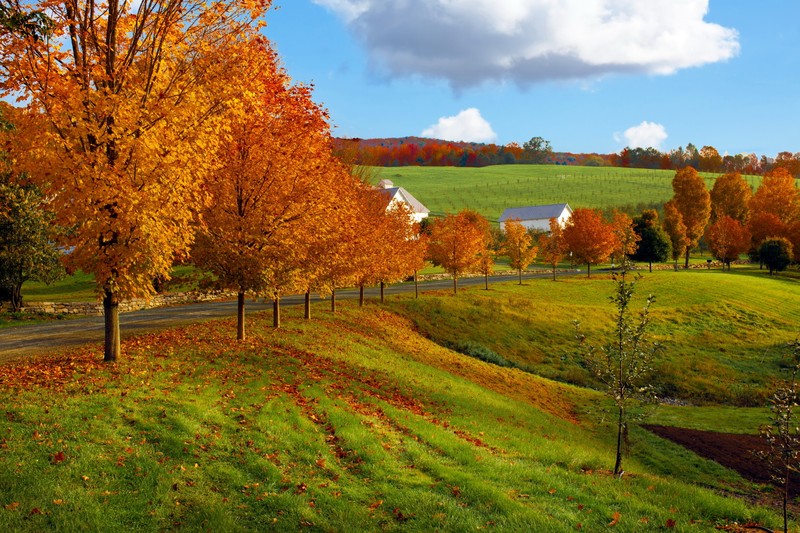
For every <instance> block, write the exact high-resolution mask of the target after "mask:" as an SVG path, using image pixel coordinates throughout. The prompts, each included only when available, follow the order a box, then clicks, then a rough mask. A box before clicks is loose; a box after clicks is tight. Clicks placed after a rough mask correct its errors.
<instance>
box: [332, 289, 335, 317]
mask: <svg viewBox="0 0 800 533" xmlns="http://www.w3.org/2000/svg"><path fill="white" fill-rule="evenodd" d="M335 312H336V287H334V288H332V289H331V313H335Z"/></svg>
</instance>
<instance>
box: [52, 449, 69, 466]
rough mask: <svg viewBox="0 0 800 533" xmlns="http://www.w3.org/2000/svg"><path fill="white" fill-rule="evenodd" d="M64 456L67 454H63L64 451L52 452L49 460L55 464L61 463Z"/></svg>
mask: <svg viewBox="0 0 800 533" xmlns="http://www.w3.org/2000/svg"><path fill="white" fill-rule="evenodd" d="M66 458H67V456H66V455H64V452H56V453H55V454H53V457H51V458H50V462H51V463H53V464H54V465H57V464H58V463H63V462H64V460H65V459H66Z"/></svg>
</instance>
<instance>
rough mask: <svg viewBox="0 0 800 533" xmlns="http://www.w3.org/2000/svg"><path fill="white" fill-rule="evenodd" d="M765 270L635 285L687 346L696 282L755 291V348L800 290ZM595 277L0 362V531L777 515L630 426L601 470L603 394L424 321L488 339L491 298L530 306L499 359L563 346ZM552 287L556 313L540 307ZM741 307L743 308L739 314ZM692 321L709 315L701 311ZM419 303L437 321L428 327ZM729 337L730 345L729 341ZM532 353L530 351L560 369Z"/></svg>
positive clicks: (696, 422) (701, 305) (588, 309)
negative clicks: (482, 357) (450, 342)
mask: <svg viewBox="0 0 800 533" xmlns="http://www.w3.org/2000/svg"><path fill="white" fill-rule="evenodd" d="M712 278H713V279H712ZM767 281H768V282H770V283H773V284H775V285H774V286H771V285H770V283H766V282H762V278H758V279H751V278H749V277H747V276H738V275H736V274H721V273H719V274H718V275H716V274H715V273H713V272H711V273H704V274H703V275H701V274H700V273H698V274H696V275H695V274H694V273H679V274H674V275H673V277H668V276H667V275H666V273H665V274H664V275H663V277H662V275H654V276H652V277H651V276H648V277H647V278H646V279H645V281H643V282H642V287H646V289H651V288H652V289H653V290H654V292H657V293H658V294H659V295H660V296H661V297H662V299H661V302H660V303H659V306H660V307H661V311H660V315H659V316H658V317H656V318H655V322H656V327H657V328H658V329H657V331H658V334H659V335H661V336H666V335H668V334H672V335H674V336H675V337H677V338H681V339H682V340H681V341H680V342H682V343H691V342H696V339H698V338H700V337H698V336H701V335H702V334H701V331H700V330H701V329H702V328H703V327H705V326H708V325H709V324H713V323H715V319H714V315H715V312H714V311H715V309H716V310H717V311H720V309H719V308H720V306H717V307H716V308H715V307H712V304H711V301H712V298H711V297H710V296H708V295H703V294H700V293H702V292H703V291H707V290H708V288H709V287H720V292H723V293H726V294H727V293H729V294H732V295H736V294H739V293H740V292H752V293H753V294H757V297H754V299H755V300H757V301H754V302H753V303H752V304H748V305H752V306H754V307H766V309H772V310H774V311H772V314H768V315H765V318H764V319H763V321H764V323H763V324H762V325H763V326H765V327H766V326H767V322H769V323H774V322H776V321H778V315H782V314H786V316H785V317H784V318H782V319H781V320H785V323H784V322H781V323H780V324H779V325H776V326H774V329H767V330H766V332H767V333H769V334H771V335H772V336H771V337H770V339H769V340H766V336H765V339H762V340H761V341H759V340H758V339H757V338H753V337H751V335H754V333H753V332H752V331H750V330H746V331H745V332H744V333H743V334H742V335H743V337H742V338H741V339H739V338H738V337H737V336H738V335H739V334H738V333H737V332H735V331H732V332H730V333H729V335H730V336H731V337H737V340H738V341H740V342H741V344H742V346H746V345H748V344H750V343H754V342H757V341H758V342H761V343H762V345H767V344H769V343H771V342H774V343H777V342H778V337H779V336H780V335H784V334H788V331H787V330H788V329H791V328H790V327H789V326H787V325H786V324H788V323H789V321H790V320H792V319H794V323H795V324H796V323H797V318H796V313H797V312H798V309H797V308H796V306H797V305H798V304H792V307H790V309H789V310H788V311H787V312H786V313H780V312H779V311H777V310H775V309H777V308H778V304H779V301H780V302H782V301H783V300H776V299H775V298H778V296H776V295H780V294H784V292H783V291H796V290H797V289H795V288H793V287H794V286H792V285H790V282H782V281H775V280H767ZM783 283H785V285H782V284H783ZM589 284H591V286H590V285H589ZM607 286H610V282H608V281H607V280H602V279H597V280H592V281H591V282H590V281H584V280H578V279H571V280H569V281H560V282H555V283H554V282H551V281H548V280H541V281H536V282H530V284H529V285H527V286H523V287H521V288H519V287H515V286H513V285H497V286H495V287H493V288H492V290H490V291H481V290H479V289H473V290H469V291H464V292H463V293H462V294H461V295H459V296H458V298H454V297H452V296H445V295H443V294H442V295H433V296H431V297H425V298H423V299H420V300H412V299H410V298H405V297H403V298H397V299H394V298H393V299H391V300H389V302H388V303H387V304H385V305H384V306H376V305H370V307H368V308H366V309H359V308H358V307H357V306H356V304H355V303H353V302H343V303H342V305H341V307H340V309H341V312H339V313H337V314H336V315H332V314H330V313H327V312H324V311H323V310H322V309H321V308H320V309H319V310H318V311H317V312H316V313H315V314H314V316H315V317H317V318H315V320H313V321H304V320H302V319H301V313H302V310H300V309H287V311H286V315H287V316H286V317H285V328H284V329H281V330H277V331H276V330H273V329H271V328H270V327H268V324H269V323H270V320H269V317H266V316H264V317H262V318H260V319H257V320H255V321H254V323H253V324H252V326H253V327H252V328H251V330H250V331H251V332H252V333H251V336H250V339H249V340H248V341H246V342H244V343H237V342H235V341H234V340H233V339H232V337H233V336H234V335H233V332H234V323H233V320H223V321H216V322H210V323H207V324H201V325H195V326H191V327H186V328H181V329H176V330H172V331H168V332H164V333H161V334H156V335H149V336H142V337H138V338H135V339H132V340H128V341H127V342H125V345H124V353H125V355H124V357H123V359H122V360H121V361H120V362H119V363H117V364H115V365H103V364H102V363H100V362H99V361H100V359H101V356H100V354H101V348H100V347H99V346H98V347H86V348H83V349H79V350H73V351H69V352H64V353H61V354H55V355H51V356H43V357H41V358H36V359H33V360H27V361H19V362H16V363H7V364H4V365H2V366H0V383H1V384H2V387H1V388H0V401H2V402H3V405H4V410H5V420H4V423H3V433H2V440H0V446H1V447H2V453H0V528H2V529H3V530H28V531H41V530H47V529H68V530H76V529H90V530H97V529H103V530H134V529H143V530H165V529H187V530H212V531H223V530H224V531H237V530H254V529H255V530H269V529H275V530H305V529H308V530H312V531H337V530H370V531H373V530H386V529H388V530H394V529H403V530H410V531H432V530H440V531H464V530H475V529H485V528H486V529H488V528H491V529H497V530H502V531H521V530H529V531H573V530H576V529H577V528H583V529H586V530H589V531H598V530H604V529H605V528H607V527H609V525H614V526H615V527H616V529H617V530H620V531H641V530H643V529H647V530H659V529H667V528H672V527H674V528H676V529H677V530H688V529H690V530H693V531H694V530H699V531H706V530H713V529H714V527H715V526H717V525H726V524H732V523H734V522H735V523H740V524H741V523H747V522H757V523H762V524H777V523H778V517H777V516H776V515H775V514H774V513H773V512H772V511H769V510H767V509H764V508H761V507H756V506H754V505H752V504H750V503H748V501H750V500H748V495H752V494H753V490H754V487H753V486H752V485H751V484H750V483H748V482H745V481H744V480H742V479H741V478H740V477H738V475H736V474H735V473H733V472H731V471H729V470H727V469H725V468H722V467H721V466H719V465H717V464H716V463H713V462H710V461H707V460H704V459H701V458H699V457H697V456H695V455H694V454H691V453H689V452H687V451H685V450H683V449H682V448H680V447H678V446H676V445H673V444H671V443H669V442H666V441H663V440H661V439H659V438H657V437H655V436H653V435H652V434H650V433H649V432H646V431H644V430H641V429H639V428H637V427H634V428H632V429H631V442H632V448H631V450H630V453H631V455H630V457H629V459H628V460H627V462H626V464H625V469H626V471H627V472H628V474H627V475H625V476H624V477H623V478H622V479H616V478H614V477H612V476H611V475H610V474H609V468H610V466H611V463H612V460H613V440H614V439H613V437H614V433H613V431H612V429H611V428H609V427H608V426H606V425H605V424H604V423H603V422H602V421H601V420H600V418H599V417H598V416H597V412H598V409H599V408H600V407H602V405H603V402H604V400H603V399H602V397H601V396H600V395H599V394H598V393H596V392H593V391H591V390H588V389H584V388H579V387H576V386H573V385H567V384H561V383H557V382H553V381H549V380H547V379H544V378H542V377H537V376H535V375H532V374H530V373H526V372H522V371H520V370H516V369H508V368H501V367H498V366H496V365H491V364H487V363H484V362H482V361H479V360H477V359H475V358H472V357H468V356H465V355H461V354H459V353H456V352H453V351H450V350H448V349H445V348H443V347H442V346H441V345H440V344H439V343H437V342H434V341H433V340H430V339H429V338H427V337H426V335H424V334H427V335H428V336H431V337H434V336H435V335H434V333H435V329H441V330H442V332H443V333H442V336H443V337H446V336H447V335H451V333H450V332H455V331H458V330H461V331H462V332H463V333H462V336H467V335H469V336H470V337H474V338H475V339H477V340H481V342H486V343H489V340H488V338H479V337H477V333H474V332H477V331H479V328H478V326H479V325H480V322H481V321H482V320H483V316H484V315H483V313H484V312H485V310H486V309H487V308H488V309H490V310H493V315H492V316H493V317H495V319H496V320H497V321H496V322H495V330H496V331H499V330H501V329H502V330H505V329H506V328H510V327H511V325H512V323H515V322H517V321H520V320H522V318H521V317H523V316H529V315H533V316H532V317H529V318H526V319H525V320H527V322H525V323H524V325H520V326H519V327H517V328H515V329H514V330H513V331H509V332H505V331H504V333H503V334H501V335H499V337H500V340H499V341H498V342H503V343H507V344H508V349H507V350H506V349H503V350H502V352H503V353H504V354H505V355H506V356H509V357H511V356H512V355H513V354H523V353H524V352H526V350H530V351H531V352H536V351H537V350H542V351H549V349H547V348H544V346H546V345H547V344H548V343H549V342H551V341H553V340H554V341H555V342H556V343H562V342H566V339H565V338H564V339H562V337H565V336H567V335H568V334H567V331H568V329H569V326H568V324H569V320H570V319H571V318H572V317H573V316H576V315H577V316H578V317H579V318H582V319H586V328H587V330H588V331H589V332H590V333H591V332H592V331H595V330H596V329H599V328H601V327H602V325H603V324H602V321H601V319H600V318H598V317H601V316H603V312H602V309H604V308H605V307H607V305H608V304H607V303H606V302H604V295H605V294H606V292H608V291H605V290H604V289H605V288H606V287H607ZM676 287H680V288H679V289H675V288H676ZM667 288H672V289H673V290H672V291H671V292H669V293H665V292H664V291H665V289H667ZM646 289H644V288H643V289H642V290H646ZM539 294H541V295H542V296H541V298H537V295H539ZM791 294H792V295H793V294H795V293H794V292H791ZM545 295H547V297H546V298H545ZM687 298H688V300H687ZM551 299H552V300H555V301H560V302H562V305H561V309H557V307H558V306H557V305H556V304H552V305H550V304H545V303H544V302H545V301H548V300H551ZM725 301H726V302H727V300H725ZM795 301H797V300H796V299H795ZM747 309H748V308H744V307H736V308H735V312H736V313H738V314H741V315H742V317H743V319H748V317H750V315H748V314H747ZM526 310H527V311H528V312H525V311H526ZM531 310H533V311H535V312H533V313H532V312H531ZM683 310H685V312H684V311H683ZM396 311H399V312H400V313H402V315H406V316H402V315H401V314H397V312H396ZM720 312H723V313H726V312H734V311H725V310H724V309H723V310H722V311H720ZM723 316H724V315H723ZM409 317H411V318H409ZM698 317H704V322H703V323H701V324H699V325H697V326H693V325H692V324H693V323H694V322H693V321H694V320H696V319H698ZM427 318H430V320H433V319H434V318H435V320H436V321H437V322H436V323H438V324H439V326H438V327H437V328H434V329H430V327H429V326H428V325H426V322H425V320H426V319H427ZM749 319H751V320H755V317H750V318H749ZM670 320H675V322H674V323H672V324H673V325H672V326H670V325H669V324H671V322H670ZM759 320H762V319H759ZM565 323H566V324H567V326H564V324H565ZM753 327H755V326H753ZM771 327H772V326H771ZM529 329H531V331H530V333H528V330H529ZM550 330H552V334H550V333H548V331H550ZM423 333H424V334H423ZM718 335H719V337H718V339H719V340H720V341H721V340H722V339H723V332H722V331H720V332H719V333H718ZM437 340H440V339H437ZM684 345H685V344H680V346H684ZM726 346H728V349H729V350H730V351H729V352H728V355H729V356H731V357H732V356H733V354H735V353H738V349H737V350H734V349H733V347H732V345H731V344H726ZM673 350H674V349H673ZM709 350H710V351H713V349H712V348H709ZM498 351H500V349H499V345H498ZM756 351H757V349H756ZM515 357H516V356H515ZM519 357H520V358H521V357H522V356H521V355H519ZM671 357H672V358H673V359H674V360H676V361H680V360H681V357H683V354H681V353H680V349H679V350H677V353H676V352H675V351H673V352H672V355H671ZM751 358H752V354H751V355H748V356H747V358H746V359H747V360H748V361H749V360H750V359H751ZM776 358H777V355H773V354H770V356H769V357H768V358H767V359H766V360H765V361H764V365H763V367H760V370H759V367H757V366H756V367H754V368H753V372H754V374H755V373H758V374H759V376H758V379H759V380H763V379H768V378H764V376H769V375H770V372H771V370H769V369H768V368H767V367H769V366H771V365H772V363H774V362H775V360H776ZM539 359H540V358H539V357H538V356H533V357H531V358H530V359H529V360H527V361H528V363H529V364H531V365H541V368H543V369H546V368H548V365H550V366H551V367H552V366H553V364H554V363H553V362H552V361H551V362H548V361H546V360H545V359H543V358H542V359H541V361H540V362H537V361H538V360H539ZM715 361H716V362H715V363H714V364H717V365H719V368H723V367H725V365H727V364H728V363H727V362H726V361H724V360H721V359H720V360H715ZM748 364H749V363H748ZM733 366H736V365H733ZM671 368H672V370H669V368H668V370H667V371H672V372H683V368H684V366H683V365H681V366H680V367H678V366H676V367H671ZM715 368H716V367H715ZM738 370H739V371H741V372H744V371H745V369H744V368H741V369H738ZM760 374H763V376H761V375H760ZM709 409H714V411H713V414H712V413H711V412H710V411H709ZM696 412H699V413H700V416H694V415H693V413H696ZM738 412H739V411H738V410H737V411H731V410H730V409H729V408H724V407H715V408H706V409H705V410H704V409H700V410H698V411H694V410H692V408H669V409H667V410H666V412H665V413H663V414H662V415H657V416H661V417H662V418H661V420H664V419H670V420H672V422H673V423H676V424H681V423H686V424H687V425H693V426H695V427H700V428H701V429H710V427H709V426H713V427H719V426H720V425H721V424H724V425H726V427H727V428H728V429H731V428H734V429H735V427H736V426H737V425H738V426H739V427H741V426H744V425H748V424H750V423H751V422H752V420H750V419H746V418H742V417H739V418H736V414H735V413H738ZM747 412H748V413H752V417H751V418H752V419H756V418H758V417H760V416H762V415H764V411H763V410H762V411H760V412H759V413H756V411H755V410H752V411H747ZM687 421H689V422H687ZM733 495H740V496H742V497H741V498H739V497H732V496H733Z"/></svg>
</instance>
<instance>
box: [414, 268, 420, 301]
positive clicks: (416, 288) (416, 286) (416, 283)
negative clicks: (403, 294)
mask: <svg viewBox="0 0 800 533" xmlns="http://www.w3.org/2000/svg"><path fill="white" fill-rule="evenodd" d="M414 298H419V278H418V277H417V271H416V270H415V271H414Z"/></svg>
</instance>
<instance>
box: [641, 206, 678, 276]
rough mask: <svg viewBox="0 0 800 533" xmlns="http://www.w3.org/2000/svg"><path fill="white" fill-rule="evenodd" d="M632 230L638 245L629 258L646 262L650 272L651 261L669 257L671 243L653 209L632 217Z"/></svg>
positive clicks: (659, 261)
mask: <svg viewBox="0 0 800 533" xmlns="http://www.w3.org/2000/svg"><path fill="white" fill-rule="evenodd" d="M633 230H634V231H635V232H636V234H637V235H638V236H639V243H638V244H639V245H638V246H637V248H636V252H634V253H633V254H632V255H631V259H633V260H634V261H644V262H646V263H648V265H649V268H650V272H652V271H653V263H663V262H665V261H667V260H668V259H669V258H670V254H671V252H672V244H671V242H670V238H669V236H668V235H667V233H666V232H665V231H664V229H663V228H662V227H661V224H660V222H659V220H658V212H657V211H656V210H655V209H646V210H644V211H642V214H641V216H638V217H636V218H634V219H633Z"/></svg>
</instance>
